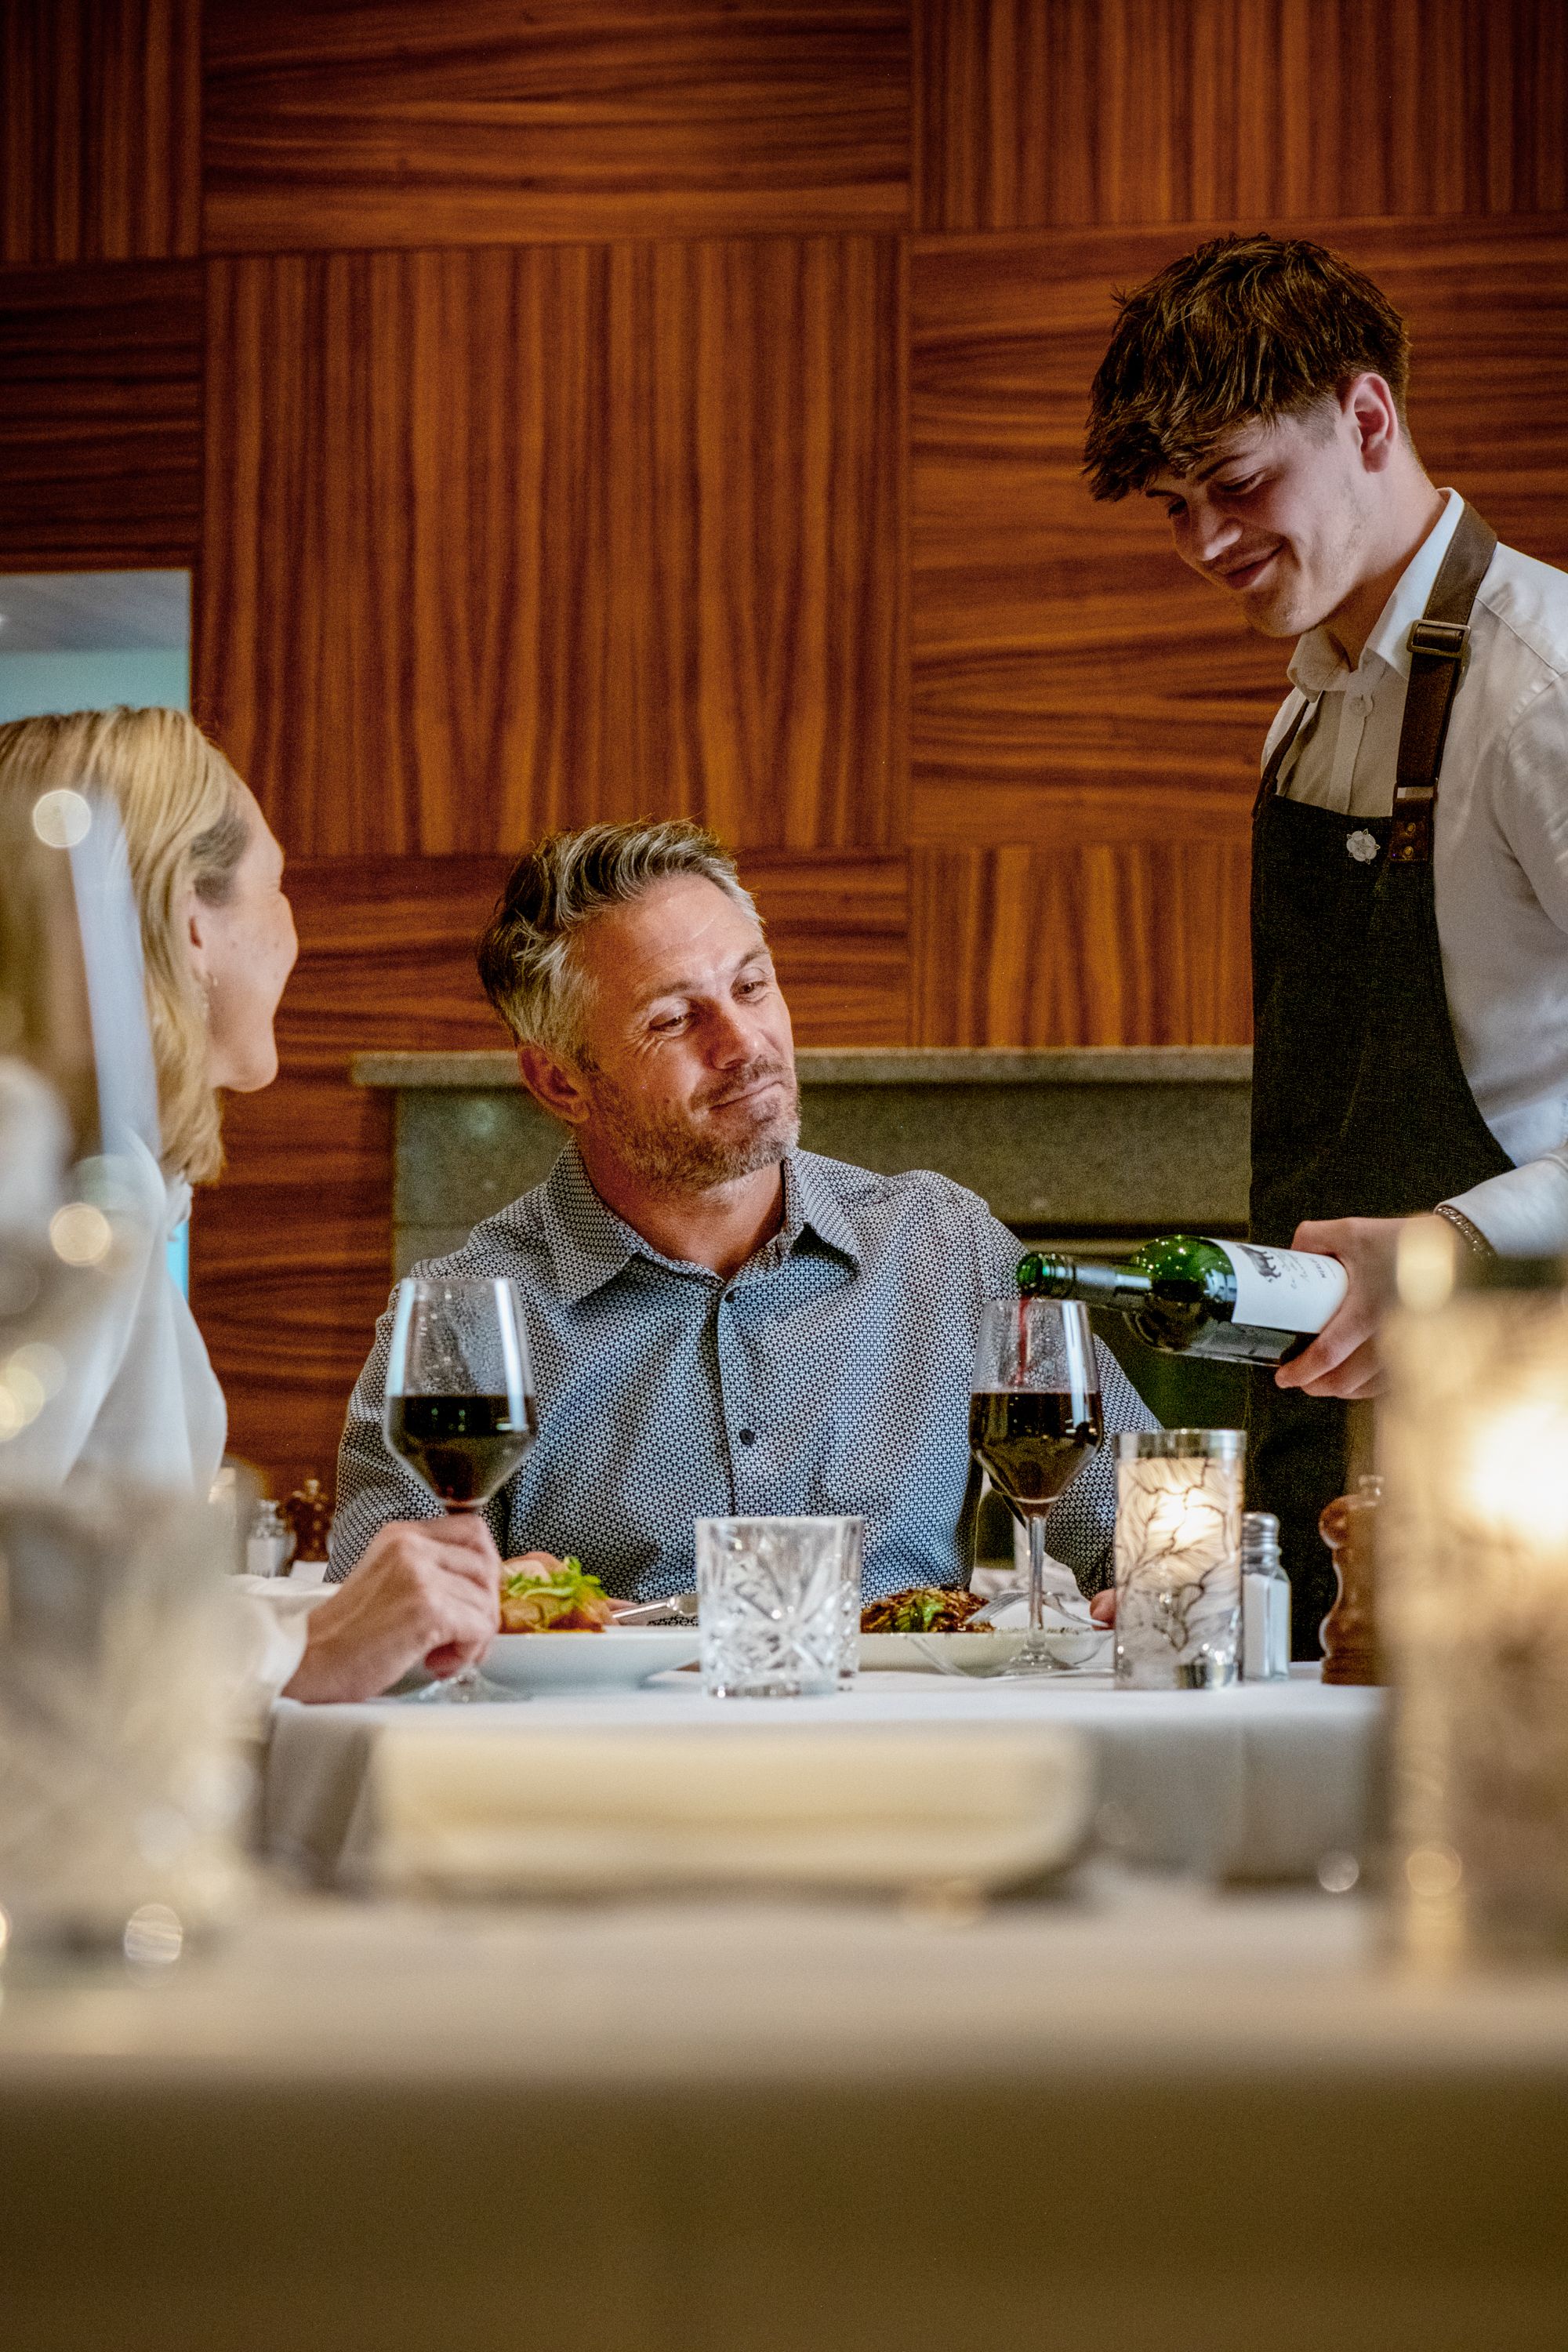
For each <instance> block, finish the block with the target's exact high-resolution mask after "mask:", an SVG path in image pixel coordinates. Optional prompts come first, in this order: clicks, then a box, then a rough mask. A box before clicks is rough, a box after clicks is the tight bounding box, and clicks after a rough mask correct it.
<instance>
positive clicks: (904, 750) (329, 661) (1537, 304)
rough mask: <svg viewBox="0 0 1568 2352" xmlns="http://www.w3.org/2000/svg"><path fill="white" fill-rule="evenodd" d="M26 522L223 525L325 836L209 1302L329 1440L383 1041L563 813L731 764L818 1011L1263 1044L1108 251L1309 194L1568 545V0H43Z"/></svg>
mask: <svg viewBox="0 0 1568 2352" xmlns="http://www.w3.org/2000/svg"><path fill="white" fill-rule="evenodd" d="M0 28H3V29H0V72H3V74H4V124H5V146H4V157H3V162H0V564H4V565H5V566H6V567H9V568H23V567H29V568H31V567H39V568H42V567H48V566H61V567H66V566H72V565H78V566H91V565H108V564H141V563H146V564H166V563H185V562H189V563H192V564H194V565H195V570H196V572H197V577H198V596H197V610H198V638H197V648H196V679H197V689H196V699H197V705H198V709H199V711H200V714H201V715H202V717H203V718H204V719H205V721H206V722H207V723H208V724H209V725H210V726H211V727H212V728H213V729H214V730H216V733H217V735H218V737H219V738H220V740H222V741H223V743H224V744H225V746H226V749H227V750H228V751H230V752H231V754H232V755H233V756H234V758H235V759H236V761H237V763H238V765H239V767H240V769H241V771H242V772H244V773H245V774H246V775H247V777H248V778H249V779H250V781H251V782H253V783H254V785H255V786H256V789H257V790H258V793H260V795H261V798H262V800H263V802H264V803H265V805H266V807H267V809H268V813H269V814H270V816H271V819H272V821H273V823H274V824H275V825H276V826H277V828H278V830H279V834H280V835H281V836H282V839H283V841H284V844H285V845H286V847H287V849H288V851H289V858H290V864H291V873H292V877H293V880H292V887H293V890H294V895H295V901H296V907H297V910H298V914H299V920H300V934H301V938H302V940H303V942H304V953H303V955H302V957H301V961H300V969H299V971H298V974H297V976H296V978H295V981H294V982H293V984H292V987H291V989H290V992H289V996H288V998H287V999H286V1001H285V1006H284V1012H283V1015H282V1019H281V1024H280V1027H281V1039H282V1047H283V1076H282V1077H281V1078H280V1080H279V1084H278V1085H277V1086H276V1087H274V1088H273V1089H272V1090H271V1091H270V1093H268V1094H267V1095H265V1096H262V1097H254V1098H251V1099H249V1100H244V1101H237V1102H236V1103H235V1104H234V1105H233V1106H232V1108H231V1111H230V1115H229V1121H228V1137H229V1161H230V1164H229V1174H228V1177H227V1179H226V1181H225V1183H224V1185H223V1186H222V1188H221V1189H220V1190H219V1191H217V1192H215V1193H213V1194H211V1195H210V1196H205V1197H204V1198H203V1200H202V1202H201V1204H200V1207H199V1211H198V1215H197V1220H196V1226H195V1305H196V1308H197V1312H198V1315H199V1316H200V1318H201V1320H202V1323H203V1326H204V1328H205V1331H206V1333H207V1336H208V1339H209V1341H210V1343H211V1345H212V1348H213V1351H214V1354H215V1357H216V1361H217V1364H218V1368H219V1370H220V1372H221V1374H222V1377H223V1379H224V1381H225V1384H226V1388H227V1391H228V1395H229V1400H230V1408H231V1414H232V1426H233V1437H234V1442H235V1443H236V1444H237V1446H239V1447H240V1448H242V1449H243V1450H245V1451H247V1453H249V1454H253V1455H254V1456H255V1457H256V1458H258V1460H260V1461H261V1462H263V1463H264V1464H265V1465H267V1466H268V1469H269V1470H270V1471H272V1472H273V1474H274V1475H276V1476H278V1477H281V1478H283V1479H287V1480H289V1481H292V1479H293V1478H294V1477H295V1476H297V1475H299V1474H300V1472H301V1471H303V1470H304V1469H306V1468H308V1467H319V1468H325V1467H327V1466H328V1465H329V1464H330V1461H331V1451H332V1445H333V1442H334V1438H335V1433H336V1429H337V1425H338V1422H339V1418H340V1415H341V1411H342V1401H343V1398H344V1395H345V1392H346V1391H347V1388H348V1386H349V1384H350V1382H351V1381H352V1379H353V1374H354V1371H355V1370H356V1369H357V1366H358V1364H359V1362H360V1360H361V1358H362V1355H363V1349H364V1347H365V1344H366V1339H367V1335H368V1332H369V1328H370V1324H371V1320H372V1318H373V1317H374V1313H375V1311H376V1309H377V1308H378V1307H379V1306H380V1304H381V1303H382V1300H383V1298H384V1291H385V1281H386V1261H387V1239H388V1205H389V1203H388V1149H389V1126H388V1114H387V1108H386V1105H385V1103H384V1100H383V1099H381V1098H378V1097H374V1096H368V1095H364V1094H362V1093H359V1092H356V1091H355V1090H354V1089H353V1087H350V1086H349V1084H348V1083H347V1061H348V1056H349V1055H350V1053H351V1052H352V1051H353V1050H354V1049H355V1048H358V1047H363V1046H370V1045H413V1046H430V1045H446V1044H451V1045H481V1044H489V1043H493V1042H499V1040H498V1038H497V1033H496V1031H495V1029H494V1027H493V1025H492V1024H491V1023H490V1021H489V1016H488V1014H487V1013H486V1011H485V1008H484V1006H483V1004H482V1002H481V1000H480V998H479V992H478V987H477V983H476V982H475V981H474V979H473V977H472V971H471V960H470V945H471V941H472V938H473V935H474V932H475V930H476V929H477V927H478V925H479V921H480V920H481V919H482V917H483V914H484V912H485V910H486V908H487V907H488V905H489V900H490V898H491V896H492V894H493V892H494V889H495V887H496V885H497V881H498V878H499V877H500V873H501V872H502V871H503V869H504V863H505V860H506V857H507V856H508V854H509V853H510V852H511V851H514V850H515V849H516V848H517V847H518V845H520V844H521V843H522V842H523V841H524V840H526V839H527V838H528V837H529V836H530V835H531V834H532V833H533V832H534V831H535V830H537V829H538V828H540V827H541V826H542V825H544V824H552V823H558V822H573V821H576V820H579V819H584V818H587V817H591V816H595V815H600V814H630V813H632V812H634V811H639V810H658V811H679V812H690V813H693V814H702V815H705V816H706V817H708V818H709V819H710V820H711V821H712V822H713V823H714V824H716V825H718V826H719V827H720V828H721V830H722V831H723V832H724V833H725V834H726V835H728V836H729V837H730V838H731V840H732V841H733V842H734V843H735V844H736V845H737V846H738V848H739V849H740V851H741V853H742V860H743V863H744V866H745V868H746V871H747V873H748V875H749V876H750V877H751V878H752V881H753V882H754V883H755V885H756V886H757V888H758V890H759V892H760V894H761V898H762V900H763V906H764V908H765V909H766V911H767V913H768V915H769V918H770V919H771V922H772V925H773V935H774V938H775V940H776V942H777V946H778V949H779V954H780V961H781V963H782V966H783V968H784V974H785V977H786V981H787V983H788V985H789V988H790V991H791V993H792V996H793V999H794V1003H795V1012H796V1020H797V1029H798V1032H799V1034H800V1036H801V1038H802V1040H803V1041H804V1042H806V1043H811V1044H854V1043H874V1044H903V1043H921V1042H936V1043H942V1044H948V1043H952V1044H963V1045H982V1044H987V1043H997V1044H1027V1045H1065V1044H1076V1043H1087V1044H1095V1043H1110V1044H1120V1043H1136V1042H1141V1041H1150V1042H1155V1043H1180V1042H1227V1041H1236V1040H1241V1039H1245V1037H1246V1035H1247V948H1246V938H1245V897H1246V871H1247V845H1246V815H1247V804H1248V799H1249V794H1250V789H1251V778H1252V773H1253V767H1254V761H1255V758H1256V752H1257V747H1258V739H1259V736H1260V734H1261V732H1262V730H1263V727H1264V725H1265V723H1266V720H1267V718H1268V713H1269V712H1270V710H1271V709H1272V708H1273V707H1274V704H1275V702H1276V700H1277V699H1278V697H1279V693H1280V691H1281V677H1282V671H1283V649H1282V648H1281V647H1279V646H1268V645H1266V644H1262V643H1259V642H1258V641H1255V640H1249V639H1248V638H1247V637H1246V636H1245V635H1242V634H1241V633H1240V632H1239V630H1238V628H1237V624H1236V623H1235V621H1234V619H1233V618H1232V617H1231V616H1230V615H1229V614H1227V613H1226V610H1225V609H1224V608H1223V607H1222V606H1221V605H1220V604H1219V602H1218V600H1217V599H1214V598H1213V597H1212V596H1211V595H1210V594H1209V593H1207V592H1205V590H1204V589H1203V587H1202V586H1201V584H1200V583H1196V582H1195V581H1194V580H1192V579H1191V578H1190V577H1189V576H1187V575H1184V574H1183V573H1181V572H1179V571H1178V570H1177V568H1176V566H1175V563H1174V560H1173V557H1172V556H1171V555H1170V553H1169V551H1168V550H1167V549H1166V548H1165V546H1164V544H1163V525H1162V524H1161V523H1160V521H1159V520H1158V519H1157V517H1155V516H1154V515H1152V513H1149V512H1144V511H1142V510H1136V511H1134V510H1127V509H1097V508H1095V507H1093V506H1092V505H1091V504H1090V502H1089V499H1088V498H1087V497H1086V495H1085V493H1084V491H1083V489H1082V488H1081V486H1080V484H1079V480H1078V477H1077V462H1078V446H1079V434H1080V428H1081V422H1082V415H1083V408H1084V400H1085V391H1086V386H1087V383H1088V379H1089V373H1090V372H1091V370H1092V367H1093V365H1094V362H1095V361H1096V359H1097V357H1098V355H1099V352H1100V349H1101V348H1102V346H1103V343H1104V340H1105V337H1106V334H1107V332H1108V331H1109V326H1110V316H1111V311H1110V293H1111V289H1112V288H1113V287H1114V286H1116V285H1118V284H1123V283H1127V282H1130V281H1135V280H1136V279H1137V278H1140V277H1142V276H1143V275H1144V274H1146V273H1147V272H1148V271H1149V270H1150V269H1152V268H1154V267H1156V266H1157V265H1158V264H1159V263H1160V262H1161V261H1163V259H1165V258H1166V257H1169V256H1171V255H1173V254H1174V253H1176V252H1178V251H1180V250H1182V249H1183V248H1184V247H1186V246H1187V245H1188V244H1190V243H1191V242H1193V241H1194V238H1195V237H1196V236H1197V235H1199V234H1201V233H1203V232H1204V231H1206V230H1212V229H1214V228H1216V227H1223V226H1240V227H1245V228H1252V227H1256V226H1271V227H1279V228H1283V227H1286V226H1300V228H1302V229H1304V230H1307V231H1310V233H1312V234H1314V235H1317V236H1322V237H1324V238H1326V239H1328V240H1330V241H1331V242H1332V243H1334V244H1336V245H1337V246H1339V247H1341V248H1342V249H1343V250H1344V251H1346V252H1348V253H1350V254H1351V255H1352V256H1353V257H1355V258H1356V259H1358V260H1360V261H1361V262H1363V264H1364V265H1365V266H1366V267H1367V268H1370V269H1372V270H1373V272H1374V274H1376V275H1377V276H1378V278H1380V279H1381V281H1382V282H1383V283H1384V285H1385V286H1386V287H1387V289H1388V290H1389V292H1390V293H1391V294H1392V295H1393V296H1394V299H1396V300H1397V301H1399V302H1400V303H1402V304H1403V305H1405V308H1406V309H1407V310H1408V312H1409V315H1410V318H1411V322H1412V325H1413V328H1414V331H1415V338H1416V345H1417V367H1416V375H1415V390H1414V395H1413V402H1412V415H1413V423H1414V426H1415V433H1416V436H1417V439H1418V441H1419V442H1420V444H1421V446H1422V447H1423V450H1424V452H1425V454H1426V457H1427V458H1428V461H1429V462H1430V464H1431V466H1432V467H1433V469H1434V471H1435V472H1436V475H1437V476H1438V478H1440V479H1443V480H1449V479H1452V480H1455V481H1457V482H1458V484H1459V485H1460V487H1461V488H1464V489H1465V490H1466V491H1468V492H1473V493H1474V494H1475V496H1476V497H1477V499H1478V501H1479V503H1480V504H1482V506H1483V507H1484V509H1485V510H1486V511H1487V512H1488V514H1489V516H1490V518H1491V520H1493V521H1494V522H1495V523H1496V524H1497V525H1498V526H1499V527H1500V529H1501V530H1503V531H1504V532H1505V533H1506V535H1507V536H1509V537H1510V539H1512V540H1513V541H1515V542H1516V543H1518V544H1520V545H1522V546H1524V547H1526V548H1528V549H1530V550H1531V551H1532V552H1534V553H1536V554H1538V555H1541V556H1543V557H1545V558H1547V559H1548V560H1550V561H1554V562H1564V563H1568V414H1565V411H1564V404H1563V383H1564V372H1565V367H1568V132H1565V129H1564V126H1565V124H1568V0H861V5H834V0H758V5H754V6H744V7H740V8H736V7H732V6H731V5H721V0H635V5H634V0H528V5H526V6H525V5H523V0H465V5H462V6H461V7H458V6H444V5H431V0H375V5H352V0H205V5H203V0H3V5H0Z"/></svg>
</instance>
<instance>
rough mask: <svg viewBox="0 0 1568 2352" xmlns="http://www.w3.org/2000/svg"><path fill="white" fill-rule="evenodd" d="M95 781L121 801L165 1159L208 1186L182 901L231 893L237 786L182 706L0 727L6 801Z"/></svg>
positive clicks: (215, 1116)
mask: <svg viewBox="0 0 1568 2352" xmlns="http://www.w3.org/2000/svg"><path fill="white" fill-rule="evenodd" d="M95 784H96V785H97V786H99V787H100V789H101V790H103V791H106V792H109V793H112V794H113V796H114V799H115V802H116V803H117V805H118V807H119V810H120V820H121V824H122V825H123V826H124V829H125V847H126V853H127V856H129V859H130V863H131V879H132V887H133V888H134V890H135V893H136V906H137V910H138V912H139V914H140V916H141V919H142V961H143V964H144V965H145V968H146V978H147V1020H148V1025H149V1027H150V1029H151V1030H152V1033H153V1060H154V1062H155V1064H156V1066H157V1071H158V1108H159V1113H160V1117H161V1119H162V1123H163V1166H164V1168H165V1169H166V1170H167V1171H169V1172H170V1173H171V1174H174V1175H181V1176H188V1177H189V1178H190V1179H191V1180H192V1181H193V1182H197V1183H200V1182H205V1181H208V1180H210V1179H211V1178H212V1177H214V1176H216V1174H217V1172H218V1170H219V1169H220V1168H221V1167H222V1165H223V1142H222V1138H221V1134H220V1114H219V1108H218V1098H217V1095H216V1091H215V1090H214V1087H213V1086H212V1083H211V1081H210V1080H209V1078H208V1076H207V1030H206V1007H205V1002H204V1000H203V996H202V991H201V986H200V983H199V982H198V981H197V979H196V975H195V971H194V969H193V967H192V964H191V953H190V945H189V941H188V939H187V937H186V932H185V925H184V908H185V904H186V900H187V898H188V896H189V894H190V892H191V891H192V890H194V891H195V894H196V896H197V897H198V898H203V899H205V901H206V903H207V904H208V905H209V906H214V907H221V906H222V905H223V904H224V903H225V901H226V899H227V898H228V896H229V894H230V892H231V891H232V890H233V887H234V879H235V875H236V872H237V868H238V866H239V863H240V860H241V858H242V857H243V856H244V855H245V851H246V845H247V842H248V841H249V838H250V821H249V818H248V816H247V812H246V809H245V805H244V803H243V802H242V801H241V799H240V793H241V791H242V789H243V787H242V786H241V784H240V781H239V778H238V777H237V775H236V774H235V772H234V770H233V769H232V768H231V767H230V766H229V764H228V761H226V759H225V758H224V756H223V753H222V752H221V751H218V750H217V749H216V746H215V745H214V744H211V743H209V742H208V741H207V739H206V737H205V735H204V734H203V733H202V731H201V729H200V728H199V727H198V726H197V725H196V723H195V720H194V719H191V718H190V717H189V716H188V714H187V713H186V712H184V711H183V710H124V709H120V710H77V711H73V712H71V713H70V714H69V715H68V717H66V718H43V719H13V720H11V722H10V723H9V725H6V726H0V793H5V796H6V797H7V799H10V798H11V797H12V796H21V795H24V794H25V795H26V800H27V803H28V804H29V805H30V804H31V803H32V802H33V801H34V800H35V799H36V798H37V795H38V794H39V793H46V792H49V791H51V790H54V789H55V788H57V787H58V786H61V785H65V786H70V787H74V788H76V789H78V790H79V789H81V788H82V787H83V786H84V785H86V786H91V785H95Z"/></svg>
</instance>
